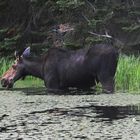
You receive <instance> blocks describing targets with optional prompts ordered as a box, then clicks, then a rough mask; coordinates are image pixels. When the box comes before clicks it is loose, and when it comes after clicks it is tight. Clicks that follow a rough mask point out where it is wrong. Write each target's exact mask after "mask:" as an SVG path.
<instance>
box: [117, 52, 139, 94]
mask: <svg viewBox="0 0 140 140" xmlns="http://www.w3.org/2000/svg"><path fill="white" fill-rule="evenodd" d="M116 90H118V91H123V92H132V93H133V92H138V93H140V57H136V56H134V55H131V56H126V55H121V56H120V58H119V63H118V67H117V72H116Z"/></svg>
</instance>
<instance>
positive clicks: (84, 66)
mask: <svg viewBox="0 0 140 140" xmlns="http://www.w3.org/2000/svg"><path fill="white" fill-rule="evenodd" d="M17 58H18V59H17V61H16V64H14V66H15V67H14V69H15V71H16V72H15V73H14V75H13V76H10V77H13V79H12V80H11V79H10V81H8V82H6V81H7V80H8V79H6V78H5V79H2V80H3V83H2V85H4V83H9V84H10V85H11V82H12V83H13V84H14V82H15V81H17V80H18V79H20V78H23V77H25V76H26V75H33V76H36V77H39V78H41V79H43V80H44V83H45V86H46V87H47V89H48V90H50V91H52V92H53V91H59V90H65V89H68V88H69V87H77V88H80V89H90V88H91V87H92V86H95V85H96V83H98V82H100V83H101V85H102V88H103V90H105V91H107V92H110V93H113V92H114V86H115V85H114V84H115V83H114V76H115V72H116V68H117V62H118V52H117V50H116V49H115V48H113V47H112V46H110V45H106V44H98V45H95V46H91V47H89V48H84V49H79V50H75V51H74V50H67V49H63V48H50V49H49V50H48V51H47V53H46V54H45V55H43V57H41V58H36V57H31V56H30V49H29V48H27V49H26V50H25V51H24V52H23V55H22V57H21V56H17ZM4 86H8V85H4Z"/></svg>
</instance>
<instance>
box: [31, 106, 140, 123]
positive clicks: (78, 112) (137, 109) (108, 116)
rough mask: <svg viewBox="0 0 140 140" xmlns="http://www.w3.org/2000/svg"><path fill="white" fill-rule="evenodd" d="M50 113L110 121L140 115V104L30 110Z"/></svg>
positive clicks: (34, 112)
mask: <svg viewBox="0 0 140 140" xmlns="http://www.w3.org/2000/svg"><path fill="white" fill-rule="evenodd" d="M36 113H48V114H52V115H55V116H59V115H65V116H71V117H87V118H94V119H93V120H92V121H97V122H101V121H108V122H111V121H113V120H118V119H124V118H126V117H128V116H131V115H134V116H137V115H140V104H138V105H133V106H131V105H130V106H95V105H91V106H82V107H75V108H70V109H66V108H53V109H47V110H42V111H41V110H39V111H33V112H30V114H36Z"/></svg>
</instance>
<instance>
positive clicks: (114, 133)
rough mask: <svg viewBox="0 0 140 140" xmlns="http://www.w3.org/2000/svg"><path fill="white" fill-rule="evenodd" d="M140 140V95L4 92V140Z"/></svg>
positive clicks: (0, 125)
mask: <svg viewBox="0 0 140 140" xmlns="http://www.w3.org/2000/svg"><path fill="white" fill-rule="evenodd" d="M5 139H6V140H12V139H13V140H16V139H17V140H22V139H23V140H34V139H36V140H46V139H49V140H59V139H60V140H70V139H72V140H82V139H83V140H113V139H115V140H116V139H122V140H139V139H140V95H131V94H126V93H117V94H113V95H110V94H99V95H95V94H89V95H84V94H81V95H80V94H78V95H74V94H73V95H71V94H67V95H64V94H61V95H51V94H46V92H45V89H42V88H40V89H35V88H34V89H30V88H28V89H27V88H26V89H15V90H12V91H7V90H0V140H5Z"/></svg>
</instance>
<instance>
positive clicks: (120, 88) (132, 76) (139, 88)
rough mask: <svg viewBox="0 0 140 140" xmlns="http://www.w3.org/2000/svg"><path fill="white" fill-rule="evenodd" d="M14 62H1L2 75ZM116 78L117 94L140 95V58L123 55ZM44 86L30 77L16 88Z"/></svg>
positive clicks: (0, 71) (19, 82)
mask: <svg viewBox="0 0 140 140" xmlns="http://www.w3.org/2000/svg"><path fill="white" fill-rule="evenodd" d="M12 62H13V61H12V60H10V61H9V60H7V59H4V58H2V59H1V60H0V75H2V74H3V73H4V72H5V71H6V70H7V69H8V68H9V67H10V66H11V65H12ZM115 77H116V78H115V80H116V91H117V92H129V93H140V57H135V56H133V55H132V56H126V55H121V56H120V58H119V62H118V67H117V72H116V76H115ZM43 86H44V82H43V81H42V80H40V79H38V78H34V77H32V76H28V77H27V78H26V79H25V80H19V81H17V82H16V83H15V86H14V87H20V88H23V87H43Z"/></svg>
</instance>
